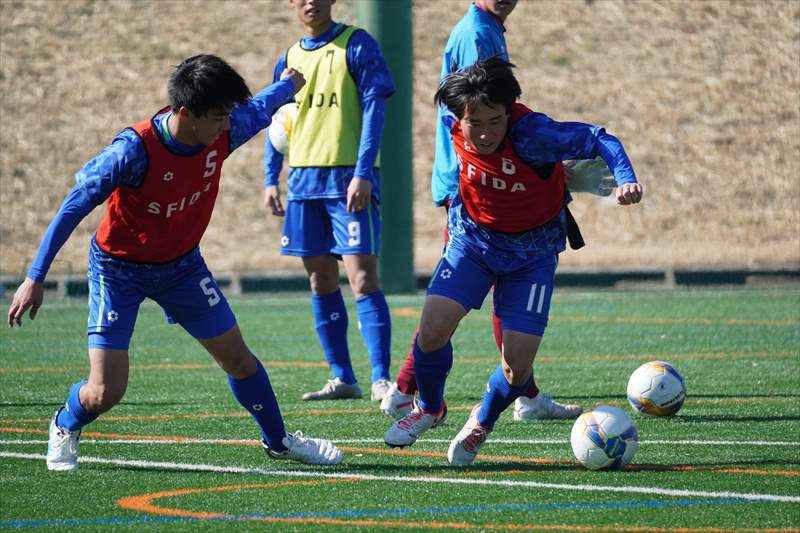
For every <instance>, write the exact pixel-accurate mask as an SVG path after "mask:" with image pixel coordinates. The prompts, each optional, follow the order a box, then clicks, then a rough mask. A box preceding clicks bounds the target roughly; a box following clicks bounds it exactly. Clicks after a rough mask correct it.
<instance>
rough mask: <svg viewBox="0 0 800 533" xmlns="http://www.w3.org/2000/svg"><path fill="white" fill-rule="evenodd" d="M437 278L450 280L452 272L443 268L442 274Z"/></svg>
mask: <svg viewBox="0 0 800 533" xmlns="http://www.w3.org/2000/svg"><path fill="white" fill-rule="evenodd" d="M439 276H441V278H442V279H450V278H451V277H453V271H452V270H450V269H449V268H445V269H444V270H442V273H441V274H439Z"/></svg>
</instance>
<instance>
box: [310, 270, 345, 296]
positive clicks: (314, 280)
mask: <svg viewBox="0 0 800 533" xmlns="http://www.w3.org/2000/svg"><path fill="white" fill-rule="evenodd" d="M308 283H309V285H310V287H311V292H312V293H314V294H316V295H318V296H321V295H325V294H330V293H332V292H336V291H337V290H338V289H339V273H338V272H337V273H336V274H328V273H319V272H315V273H313V274H311V275H310V276H309V277H308Z"/></svg>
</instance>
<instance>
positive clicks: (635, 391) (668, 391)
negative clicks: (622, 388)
mask: <svg viewBox="0 0 800 533" xmlns="http://www.w3.org/2000/svg"><path fill="white" fill-rule="evenodd" d="M685 399H686V381H684V379H683V376H681V375H680V374H679V373H678V371H677V370H675V367H673V366H672V365H670V364H669V363H665V362H664V361H650V362H649V363H645V364H643V365H642V366H640V367H639V368H637V369H636V370H635V371H634V373H633V374H631V377H630V379H629V380H628V401H629V402H630V404H631V407H633V410H634V411H636V412H637V413H640V414H643V415H646V416H672V415H674V414H675V413H677V412H678V410H679V409H680V408H681V406H682V405H683V401H684V400H685Z"/></svg>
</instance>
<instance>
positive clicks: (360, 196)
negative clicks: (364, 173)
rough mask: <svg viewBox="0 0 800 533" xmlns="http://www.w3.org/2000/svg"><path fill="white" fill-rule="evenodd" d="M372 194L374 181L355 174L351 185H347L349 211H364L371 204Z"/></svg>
mask: <svg viewBox="0 0 800 533" xmlns="http://www.w3.org/2000/svg"><path fill="white" fill-rule="evenodd" d="M371 196H372V182H371V181H369V180H367V179H363V178H359V177H358V176H353V179H351V180H350V185H348V186H347V212H348V213H355V212H357V211H363V210H364V209H366V208H367V206H369V202H370V199H371Z"/></svg>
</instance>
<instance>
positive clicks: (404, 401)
mask: <svg viewBox="0 0 800 533" xmlns="http://www.w3.org/2000/svg"><path fill="white" fill-rule="evenodd" d="M413 408H414V395H413V394H405V393H403V392H400V389H398V388H397V383H392V385H391V386H390V387H389V390H388V391H386V395H385V396H384V397H383V400H381V413H383V414H385V415H386V416H388V417H389V418H391V419H392V420H400V419H401V418H403V417H404V416H406V415H407V414H408V413H410V412H411V410H412V409H413Z"/></svg>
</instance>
